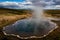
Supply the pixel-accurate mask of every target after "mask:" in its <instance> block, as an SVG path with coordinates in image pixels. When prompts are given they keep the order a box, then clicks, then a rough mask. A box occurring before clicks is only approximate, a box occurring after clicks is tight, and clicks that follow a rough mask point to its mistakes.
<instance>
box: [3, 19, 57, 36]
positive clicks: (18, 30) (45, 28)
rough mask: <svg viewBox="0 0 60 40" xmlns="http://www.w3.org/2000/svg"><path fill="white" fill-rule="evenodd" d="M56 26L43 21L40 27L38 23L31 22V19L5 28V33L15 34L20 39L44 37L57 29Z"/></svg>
mask: <svg viewBox="0 0 60 40" xmlns="http://www.w3.org/2000/svg"><path fill="white" fill-rule="evenodd" d="M55 28H56V25H55V24H54V23H53V22H50V21H47V20H46V21H44V20H41V21H40V23H39V25H36V22H34V21H30V19H23V20H18V21H16V22H15V23H14V24H12V25H8V26H6V27H3V31H4V32H5V33H6V34H15V35H19V36H20V37H31V36H37V37H42V36H44V35H47V34H48V33H49V32H50V31H51V30H53V29H55Z"/></svg>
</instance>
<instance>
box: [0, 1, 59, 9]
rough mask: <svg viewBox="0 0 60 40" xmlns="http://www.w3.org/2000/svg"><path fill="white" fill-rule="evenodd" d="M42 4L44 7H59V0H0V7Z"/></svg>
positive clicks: (31, 6) (24, 6)
mask: <svg viewBox="0 0 60 40" xmlns="http://www.w3.org/2000/svg"><path fill="white" fill-rule="evenodd" d="M33 5H34V6H40V5H42V6H43V7H44V9H60V0H0V8H13V9H29V8H33Z"/></svg>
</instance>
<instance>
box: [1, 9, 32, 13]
mask: <svg viewBox="0 0 60 40" xmlns="http://www.w3.org/2000/svg"><path fill="white" fill-rule="evenodd" d="M1 13H2V14H3V13H13V14H24V13H31V10H30V9H9V8H0V14H1Z"/></svg>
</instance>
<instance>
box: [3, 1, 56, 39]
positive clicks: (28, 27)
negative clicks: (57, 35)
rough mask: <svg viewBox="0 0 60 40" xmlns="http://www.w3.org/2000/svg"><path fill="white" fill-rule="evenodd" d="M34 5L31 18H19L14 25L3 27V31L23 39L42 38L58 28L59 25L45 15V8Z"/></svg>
mask: <svg viewBox="0 0 60 40" xmlns="http://www.w3.org/2000/svg"><path fill="white" fill-rule="evenodd" d="M34 2H35V0H34ZM33 5H34V8H33V11H34V12H33V13H32V17H31V18H27V19H23V20H18V21H16V22H15V23H14V24H12V25H8V26H6V27H3V33H4V34H5V35H13V36H17V37H19V38H21V39H28V38H42V37H45V36H46V35H48V34H49V33H50V32H52V31H53V30H54V29H56V28H57V25H56V24H55V23H53V22H52V21H51V20H48V19H47V18H45V17H44V16H43V8H42V7H41V6H35V4H33Z"/></svg>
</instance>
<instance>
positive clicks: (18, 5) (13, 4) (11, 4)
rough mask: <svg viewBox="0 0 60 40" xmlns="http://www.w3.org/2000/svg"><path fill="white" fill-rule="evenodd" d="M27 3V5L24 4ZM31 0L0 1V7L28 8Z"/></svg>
mask: <svg viewBox="0 0 60 40" xmlns="http://www.w3.org/2000/svg"><path fill="white" fill-rule="evenodd" d="M26 4H28V5H26ZM31 4H32V3H31V2H9V1H6V2H0V7H1V6H2V7H4V8H13V9H19V8H20V9H21V8H30V5H31Z"/></svg>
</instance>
